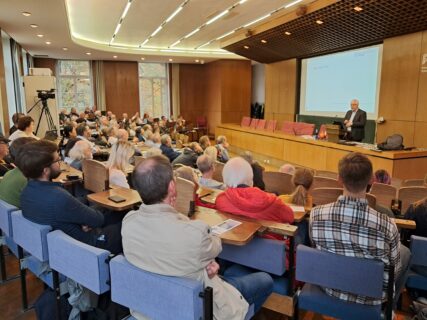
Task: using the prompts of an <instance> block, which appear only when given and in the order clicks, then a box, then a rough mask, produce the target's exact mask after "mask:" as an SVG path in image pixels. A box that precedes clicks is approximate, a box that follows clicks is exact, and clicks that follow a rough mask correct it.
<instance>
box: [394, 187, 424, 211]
mask: <svg viewBox="0 0 427 320" xmlns="http://www.w3.org/2000/svg"><path fill="white" fill-rule="evenodd" d="M425 197H427V187H402V188H400V189H399V191H398V192H397V198H398V199H399V200H400V201H402V209H401V212H402V213H405V212H406V210H407V209H408V207H409V206H410V205H411V204H412V203H414V202H417V201H418V200H421V199H424V198H425Z"/></svg>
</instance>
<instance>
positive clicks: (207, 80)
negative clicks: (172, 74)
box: [179, 60, 251, 133]
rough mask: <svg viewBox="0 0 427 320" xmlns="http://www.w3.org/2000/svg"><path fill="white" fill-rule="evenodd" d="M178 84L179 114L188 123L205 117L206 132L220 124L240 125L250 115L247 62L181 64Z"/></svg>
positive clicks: (249, 84) (225, 61) (211, 130)
mask: <svg viewBox="0 0 427 320" xmlns="http://www.w3.org/2000/svg"><path fill="white" fill-rule="evenodd" d="M179 83H180V90H179V96H180V113H181V114H182V115H183V116H184V118H185V119H188V120H190V121H192V122H195V121H196V118H197V116H198V115H203V116H206V117H207V119H208V125H209V132H212V133H213V132H215V127H216V126H217V125H218V124H220V123H228V122H234V123H240V120H241V119H242V117H243V116H247V115H249V113H250V103H251V63H250V61H247V60H245V61H242V60H218V61H214V62H211V63H208V64H204V65H194V64H181V65H180V67H179Z"/></svg>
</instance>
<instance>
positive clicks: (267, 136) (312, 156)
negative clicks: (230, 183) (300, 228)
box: [215, 124, 427, 180]
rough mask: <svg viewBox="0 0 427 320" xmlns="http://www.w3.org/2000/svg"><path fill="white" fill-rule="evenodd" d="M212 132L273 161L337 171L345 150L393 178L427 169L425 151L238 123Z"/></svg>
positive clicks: (232, 146) (234, 147)
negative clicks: (385, 148)
mask: <svg viewBox="0 0 427 320" xmlns="http://www.w3.org/2000/svg"><path fill="white" fill-rule="evenodd" d="M215 134H216V135H217V136H218V135H225V136H226V137H227V141H228V142H229V143H230V151H232V152H235V153H240V151H245V150H248V151H252V152H253V153H255V154H258V155H259V156H262V157H265V159H269V160H270V161H275V162H277V163H283V162H290V163H294V164H297V165H300V166H304V167H308V168H313V169H316V170H328V171H332V172H337V171H338V161H339V160H340V159H341V158H342V157H343V156H345V155H346V154H348V153H349V152H353V151H357V152H361V153H363V154H365V155H366V156H367V157H368V158H369V159H370V160H371V161H372V164H373V167H374V170H378V169H386V170H387V171H388V172H389V173H390V174H391V175H392V177H393V178H399V179H402V180H404V179H417V178H423V176H420V174H422V173H424V172H427V151H426V150H417V149H414V150H410V151H404V150H399V151H383V152H375V151H372V150H369V149H364V148H362V147H358V146H347V145H340V144H337V143H332V142H328V141H321V140H307V139H304V138H301V137H298V136H292V135H286V134H283V133H280V132H277V131H276V132H268V131H263V130H254V129H250V128H242V127H241V126H240V125H238V124H221V125H219V126H217V127H216V131H215Z"/></svg>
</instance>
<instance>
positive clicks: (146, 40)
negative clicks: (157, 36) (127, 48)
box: [141, 39, 150, 47]
mask: <svg viewBox="0 0 427 320" xmlns="http://www.w3.org/2000/svg"><path fill="white" fill-rule="evenodd" d="M148 40H150V39H145V40H144V42H143V43H141V47H142V46H143V45H145V44H146V43H147V42H148Z"/></svg>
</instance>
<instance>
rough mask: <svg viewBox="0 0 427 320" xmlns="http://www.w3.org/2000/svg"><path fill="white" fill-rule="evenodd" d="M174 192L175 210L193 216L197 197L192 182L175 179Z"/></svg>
mask: <svg viewBox="0 0 427 320" xmlns="http://www.w3.org/2000/svg"><path fill="white" fill-rule="evenodd" d="M176 191H177V196H176V203H175V209H176V210H177V211H178V212H181V213H183V214H187V215H191V214H193V213H194V204H195V201H196V197H197V195H196V191H197V190H196V185H195V184H194V182H192V181H189V180H187V179H183V178H179V177H178V178H176Z"/></svg>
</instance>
